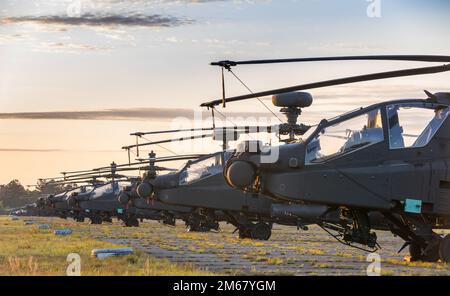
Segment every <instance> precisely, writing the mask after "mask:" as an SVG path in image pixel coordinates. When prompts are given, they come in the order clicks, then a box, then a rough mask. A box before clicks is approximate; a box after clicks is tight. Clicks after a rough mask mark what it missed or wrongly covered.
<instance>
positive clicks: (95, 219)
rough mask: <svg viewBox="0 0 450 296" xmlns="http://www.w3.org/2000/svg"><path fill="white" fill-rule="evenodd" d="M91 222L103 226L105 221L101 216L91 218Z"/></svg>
mask: <svg viewBox="0 0 450 296" xmlns="http://www.w3.org/2000/svg"><path fill="white" fill-rule="evenodd" d="M89 219H90V220H91V224H102V222H103V219H102V217H100V216H93V217H90V218H89Z"/></svg>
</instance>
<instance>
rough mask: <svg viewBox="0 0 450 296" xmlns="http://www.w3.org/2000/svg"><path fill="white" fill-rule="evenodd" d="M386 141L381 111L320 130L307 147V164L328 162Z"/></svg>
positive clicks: (376, 110)
mask: <svg viewBox="0 0 450 296" xmlns="http://www.w3.org/2000/svg"><path fill="white" fill-rule="evenodd" d="M383 140H384V135H383V126H382V120H381V112H380V109H375V110H372V111H369V112H367V113H365V114H363V115H359V116H357V117H353V118H350V119H348V120H345V121H342V122H339V123H337V124H335V125H332V126H327V127H325V128H323V129H322V130H320V132H319V133H318V134H317V136H316V137H314V138H313V139H312V140H311V141H310V142H309V143H308V145H307V147H306V158H305V163H307V164H308V163H316V162H321V161H326V160H327V159H330V158H333V157H336V156H338V155H341V154H345V153H349V152H351V151H354V150H357V149H361V148H363V147H366V146H368V145H371V144H375V143H378V142H382V141H383Z"/></svg>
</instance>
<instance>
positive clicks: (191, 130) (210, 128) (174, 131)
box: [130, 127, 214, 137]
mask: <svg viewBox="0 0 450 296" xmlns="http://www.w3.org/2000/svg"><path fill="white" fill-rule="evenodd" d="M213 129H214V128H213V127H202V128H186V129H173V130H165V131H153V132H135V133H132V134H130V136H138V137H141V136H145V135H157V134H166V133H181V132H197V131H211V130H213Z"/></svg>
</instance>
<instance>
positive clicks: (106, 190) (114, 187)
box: [91, 181, 131, 199]
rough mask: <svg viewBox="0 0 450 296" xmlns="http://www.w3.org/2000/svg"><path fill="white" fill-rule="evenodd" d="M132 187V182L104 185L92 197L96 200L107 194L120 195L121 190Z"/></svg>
mask: <svg viewBox="0 0 450 296" xmlns="http://www.w3.org/2000/svg"><path fill="white" fill-rule="evenodd" d="M130 186H131V181H119V182H114V183H113V182H109V183H107V184H104V185H102V186H100V187H97V188H96V189H95V190H94V191H93V194H92V196H91V199H96V198H99V197H102V196H104V195H106V194H112V193H114V195H118V194H119V193H120V190H122V189H123V188H126V187H130Z"/></svg>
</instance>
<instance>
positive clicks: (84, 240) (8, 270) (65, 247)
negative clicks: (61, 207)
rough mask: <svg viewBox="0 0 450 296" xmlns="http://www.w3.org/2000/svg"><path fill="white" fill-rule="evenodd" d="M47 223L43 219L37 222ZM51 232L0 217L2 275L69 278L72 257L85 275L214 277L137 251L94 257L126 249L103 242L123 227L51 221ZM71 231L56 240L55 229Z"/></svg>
mask: <svg viewBox="0 0 450 296" xmlns="http://www.w3.org/2000/svg"><path fill="white" fill-rule="evenodd" d="M34 220H37V221H45V223H48V222H47V221H46V220H44V219H42V218H38V219H34ZM49 221H50V223H49V224H50V227H51V229H49V230H41V229H38V224H34V225H24V222H23V220H18V221H11V219H10V218H9V217H0V238H1V239H0V275H61V276H63V275H65V274H66V269H67V266H68V263H67V262H66V259H67V255H68V254H69V253H78V254H79V255H80V257H81V275H188V276H189V275H211V273H210V272H207V271H203V270H199V269H196V268H195V267H193V266H191V265H186V264H183V265H179V264H173V263H171V262H169V261H168V260H162V259H156V258H153V257H151V256H150V255H148V254H146V253H143V252H139V251H135V253H134V254H132V255H127V256H120V257H110V258H106V259H103V260H100V259H97V258H95V257H92V256H91V250H92V249H95V248H116V247H124V246H122V245H117V244H113V243H108V242H105V241H102V240H100V239H99V238H100V237H102V235H103V234H104V233H105V232H107V233H109V232H111V231H114V228H119V227H122V226H120V225H117V224H115V225H108V226H94V225H88V224H86V223H76V222H71V221H65V220H61V219H51V220H49ZM61 227H70V228H71V229H72V230H73V234H72V235H69V236H64V237H62V236H56V235H54V234H53V229H55V228H61ZM127 230H129V231H130V232H133V231H135V232H136V233H130V236H138V237H139V236H142V235H143V231H142V229H138V228H136V230H133V229H131V228H130V229H127Z"/></svg>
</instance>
